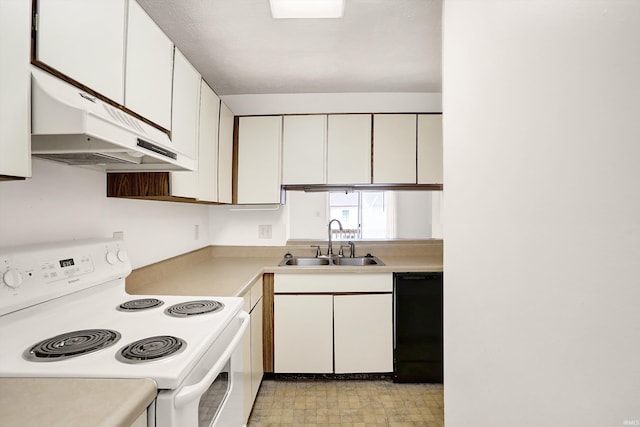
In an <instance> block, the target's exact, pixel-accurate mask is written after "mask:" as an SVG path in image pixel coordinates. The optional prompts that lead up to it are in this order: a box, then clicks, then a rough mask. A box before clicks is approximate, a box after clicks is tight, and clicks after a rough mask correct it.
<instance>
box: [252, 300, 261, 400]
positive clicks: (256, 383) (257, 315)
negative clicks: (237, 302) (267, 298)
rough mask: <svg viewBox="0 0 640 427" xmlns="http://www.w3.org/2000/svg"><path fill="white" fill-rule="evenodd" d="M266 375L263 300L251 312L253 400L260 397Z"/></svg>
mask: <svg viewBox="0 0 640 427" xmlns="http://www.w3.org/2000/svg"><path fill="white" fill-rule="evenodd" d="M263 375H264V365H263V364H262V298H261V299H260V300H259V301H258V303H257V304H256V305H255V307H253V310H252V311H251V399H252V402H253V401H254V400H255V399H256V396H257V395H258V389H259V388H260V383H261V382H262V376H263Z"/></svg>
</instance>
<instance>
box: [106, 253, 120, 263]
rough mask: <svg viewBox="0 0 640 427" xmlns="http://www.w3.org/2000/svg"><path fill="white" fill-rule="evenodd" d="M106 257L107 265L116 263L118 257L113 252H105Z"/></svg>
mask: <svg viewBox="0 0 640 427" xmlns="http://www.w3.org/2000/svg"><path fill="white" fill-rule="evenodd" d="M106 258H107V262H108V263H109V265H113V264H115V263H116V261H118V257H117V256H116V253H115V252H111V251H109V252H107V255H106Z"/></svg>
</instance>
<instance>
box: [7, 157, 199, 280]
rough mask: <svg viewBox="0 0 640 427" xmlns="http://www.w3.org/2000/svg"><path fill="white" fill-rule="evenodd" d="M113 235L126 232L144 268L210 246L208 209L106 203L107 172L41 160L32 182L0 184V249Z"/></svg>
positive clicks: (135, 257)
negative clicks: (197, 235) (195, 230)
mask: <svg viewBox="0 0 640 427" xmlns="http://www.w3.org/2000/svg"><path fill="white" fill-rule="evenodd" d="M196 224H197V225H199V226H200V233H199V234H200V238H199V240H196V239H195V233H194V226H195V225H196ZM114 231H123V232H124V240H125V243H126V246H127V248H128V251H129V255H130V258H131V263H132V265H133V267H134V268H136V267H140V266H143V265H147V264H151V263H153V262H157V261H160V260H163V259H166V258H169V257H172V256H175V255H178V254H181V253H185V252H188V251H191V250H194V249H198V248H200V247H203V246H206V245H208V244H209V239H210V238H209V215H208V207H207V206H201V205H189V204H184V203H166V202H154V201H147V200H126V199H113V198H107V197H106V174H105V173H104V172H103V171H96V170H90V169H85V168H80V167H73V166H67V165H63V164H60V163H53V162H48V161H44V160H39V159H36V158H34V159H33V178H31V179H27V180H25V181H11V182H2V183H0V247H6V246H14V245H23V244H32V243H44V242H54V241H63V240H75V239H83V238H95V237H107V238H109V237H112V235H113V232H114Z"/></svg>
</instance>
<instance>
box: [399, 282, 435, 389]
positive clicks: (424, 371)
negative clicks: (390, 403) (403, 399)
mask: <svg viewBox="0 0 640 427" xmlns="http://www.w3.org/2000/svg"><path fill="white" fill-rule="evenodd" d="M442 277H443V274H442V273H394V274H393V318H394V332H393V381H394V382H398V383H401V382H405V383H407V382H414V383H416V382H427V383H442V359H443V344H442V336H443V318H442V313H443V310H442V301H443V294H442V292H443V289H442Z"/></svg>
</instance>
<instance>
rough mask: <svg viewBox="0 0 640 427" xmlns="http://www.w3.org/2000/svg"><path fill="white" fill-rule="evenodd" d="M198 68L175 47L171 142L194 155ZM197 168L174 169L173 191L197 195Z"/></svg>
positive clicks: (197, 118)
mask: <svg viewBox="0 0 640 427" xmlns="http://www.w3.org/2000/svg"><path fill="white" fill-rule="evenodd" d="M201 80H202V79H201V77H200V74H199V73H198V71H196V69H195V68H193V66H192V65H191V64H190V63H189V61H187V59H186V58H185V57H184V55H182V53H181V52H180V51H179V50H177V49H176V51H175V62H174V69H173V103H172V115H173V120H172V121H173V124H172V129H171V142H172V143H173V146H174V147H175V148H176V150H178V151H180V152H182V153H184V154H185V155H187V156H189V157H190V158H192V159H197V158H198V157H197V154H198V123H199V112H200V84H201V83H200V82H201ZM197 186H198V172H197V171H195V172H171V188H170V190H171V195H172V196H177V197H189V198H197V197H198V188H197Z"/></svg>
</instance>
